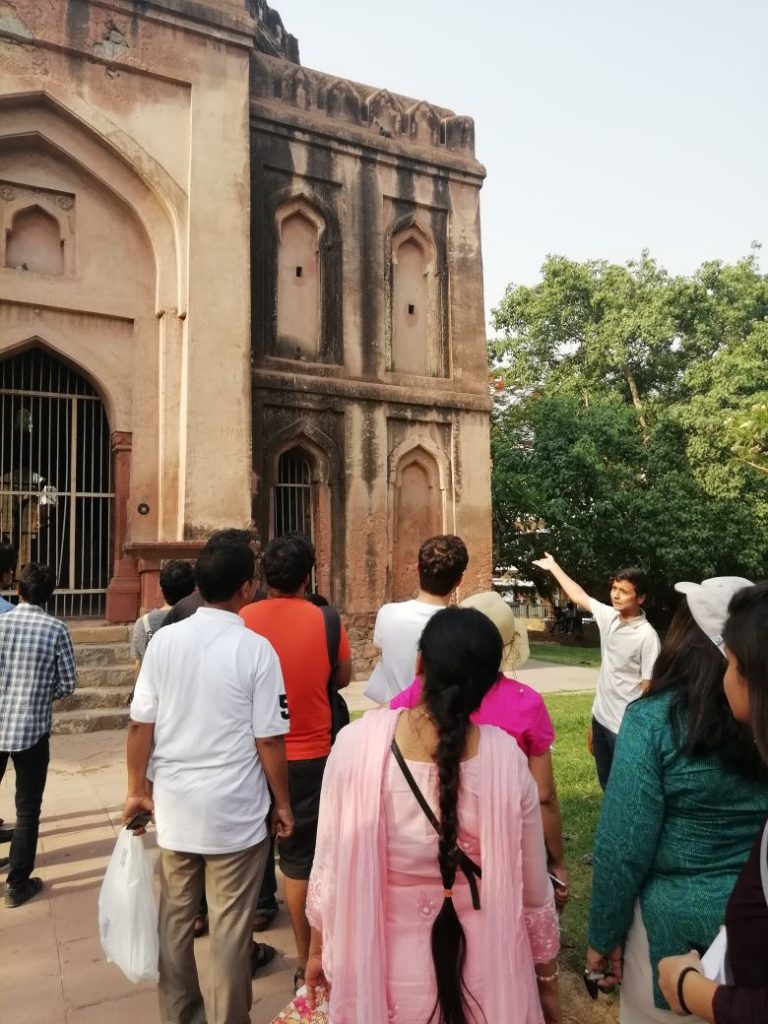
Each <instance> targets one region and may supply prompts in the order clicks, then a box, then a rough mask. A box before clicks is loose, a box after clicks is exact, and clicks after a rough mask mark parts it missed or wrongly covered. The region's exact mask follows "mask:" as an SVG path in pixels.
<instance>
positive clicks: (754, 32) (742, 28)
mask: <svg viewBox="0 0 768 1024" xmlns="http://www.w3.org/2000/svg"><path fill="white" fill-rule="evenodd" d="M271 2H272V4H273V6H275V7H276V8H277V9H278V10H279V12H280V14H281V16H282V18H283V21H284V23H285V26H286V28H287V30H288V31H289V32H292V33H293V34H294V35H296V36H298V38H299V47H300V53H301V60H302V63H303V64H304V65H305V66H307V67H310V68H316V69H318V70H320V71H327V72H330V73H332V74H337V75H339V76H342V77H346V78H352V79H354V80H356V81H359V82H364V83H367V84H370V85H376V86H379V87H383V86H386V87H387V88H389V89H390V90H391V91H393V92H399V93H404V94H405V95H408V96H414V97H417V98H419V99H426V100H429V101H431V102H432V103H435V104H438V105H441V106H445V107H450V108H452V109H453V110H455V111H456V113H460V114H469V115H471V116H472V117H474V119H475V123H476V136H477V140H476V142H477V156H478V158H479V159H480V160H481V161H482V162H483V163H484V164H485V165H486V168H487V170H488V178H487V181H486V184H485V186H484V188H483V192H482V197H481V201H482V214H483V259H484V268H485V300H486V308H487V309H488V310H490V309H491V307H493V306H494V305H496V304H497V303H498V301H499V300H500V298H501V297H502V295H503V293H504V289H505V287H506V285H507V284H508V283H509V282H515V283H526V284H531V283H534V282H535V281H536V280H537V279H538V277H539V268H540V266H541V263H542V261H543V259H544V257H545V256H546V255H547V254H548V253H558V254H562V255H565V256H570V257H572V258H575V259H588V258H605V259H609V260H614V261H618V262H623V261H624V260H626V259H629V258H631V257H633V256H637V255H638V254H639V253H640V250H641V249H643V248H649V249H650V250H651V253H652V255H654V256H655V257H656V258H657V259H658V260H659V261H660V262H661V263H662V264H663V265H664V266H665V267H666V268H667V269H668V270H669V271H671V272H672V273H691V272H692V271H693V270H694V269H695V268H696V267H697V266H698V265H699V264H700V263H701V262H702V261H703V260H705V259H713V258H719V259H723V260H726V261H732V260H735V259H738V258H739V257H740V256H742V255H745V254H746V253H747V251H748V249H749V245H750V242H751V241H752V240H753V239H757V240H759V241H764V242H766V243H768V203H767V202H766V196H767V192H768V59H767V58H766V52H767V51H768V2H767V0H525V2H522V0H507V2H502V0H475V2H474V3H470V2H464V3H457V2H455V0H383V2H381V3H374V2H372V0H271ZM766 262H768V256H767V257H765V258H764V259H763V266H765V265H766Z"/></svg>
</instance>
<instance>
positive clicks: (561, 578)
mask: <svg viewBox="0 0 768 1024" xmlns="http://www.w3.org/2000/svg"><path fill="white" fill-rule="evenodd" d="M533 564H534V565H535V566H537V568H539V569H544V570H545V571H546V572H550V573H552V575H553V576H554V577H555V579H556V580H557V582H558V583H559V584H560V586H561V587H562V588H563V590H564V591H565V593H566V595H567V596H568V597H569V598H570V600H571V601H573V602H574V603H575V604H577V605H579V606H580V607H581V608H584V609H585V611H588V612H589V611H591V610H592V606H591V605H590V603H589V602H590V598H589V594H588V593H587V592H586V590H585V589H584V588H583V587H582V586H581V585H580V584H578V583H577V582H576V580H572V579H571V577H570V576H568V575H567V573H565V572H563V570H562V569H561V568H560V566H559V565H558V564H557V562H556V561H555V559H554V557H553V556H552V555H550V553H549V552H548V551H546V552H545V553H544V557H543V558H537V559H534V562H533Z"/></svg>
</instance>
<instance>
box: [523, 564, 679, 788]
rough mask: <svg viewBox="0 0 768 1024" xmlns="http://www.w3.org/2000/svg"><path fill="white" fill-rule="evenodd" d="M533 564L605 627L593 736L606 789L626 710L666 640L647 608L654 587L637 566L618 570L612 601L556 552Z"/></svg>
mask: <svg viewBox="0 0 768 1024" xmlns="http://www.w3.org/2000/svg"><path fill="white" fill-rule="evenodd" d="M533 564H534V565H537V566H538V567H539V568H540V569H546V570H547V571H548V572H551V573H552V575H553V576H554V577H555V579H556V580H557V582H558V583H559V584H560V586H561V587H562V588H563V590H564V591H565V593H566V594H567V595H568V597H569V598H570V599H571V601H574V602H575V603H576V604H578V605H580V606H581V607H582V608H584V609H585V610H586V611H588V612H590V613H591V614H592V615H593V616H594V619H595V622H596V623H597V628H598V629H599V631H600V656H601V664H600V675H599V676H598V679H597V693H596V694H595V702H594V704H593V705H592V726H591V728H590V731H589V736H588V740H587V742H588V744H589V750H590V753H591V754H592V755H593V757H594V758H595V767H596V768H597V777H598V780H599V782H600V785H601V786H602V788H603V789H605V787H606V785H607V783H608V776H609V774H610V771H611V764H612V762H613V751H614V747H615V746H616V737H617V735H618V732H619V726H620V725H621V720H622V718H623V717H624V711H625V710H626V707H627V705H628V704H631V703H632V701H633V700H637V698H638V697H639V696H640V695H641V694H642V693H643V691H644V690H645V689H646V688H647V686H648V684H649V682H650V679H651V673H652V672H653V665H654V662H655V661H656V656H657V655H658V653H659V648H660V646H661V645H660V643H659V637H658V634H657V632H656V630H655V629H654V628H653V626H652V625H651V624H650V622H649V621H648V619H647V618H646V617H645V612H644V611H643V608H642V606H643V604H644V603H645V598H646V596H647V593H648V584H647V581H646V578H645V574H644V573H643V572H642V571H641V570H640V569H635V568H629V569H621V570H619V572H616V573H614V575H613V576H612V577H611V579H610V585H611V603H610V605H607V604H602V603H601V602H600V601H596V600H595V598H594V597H590V596H589V594H588V593H587V592H586V590H584V589H583V587H581V586H579V584H578V583H576V582H575V581H574V580H572V579H571V578H570V576H567V575H566V574H565V573H564V572H563V570H562V569H561V568H560V566H559V565H558V564H557V562H556V561H555V559H554V558H553V557H552V555H550V554H547V555H546V556H545V557H544V558H540V559H539V560H538V561H535V562H534V563H533Z"/></svg>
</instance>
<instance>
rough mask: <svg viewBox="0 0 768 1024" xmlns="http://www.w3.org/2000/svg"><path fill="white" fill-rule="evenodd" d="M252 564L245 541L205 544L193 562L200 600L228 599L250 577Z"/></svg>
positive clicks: (210, 602) (218, 600) (252, 569)
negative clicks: (243, 542)
mask: <svg viewBox="0 0 768 1024" xmlns="http://www.w3.org/2000/svg"><path fill="white" fill-rule="evenodd" d="M255 564H256V559H255V557H254V554H253V551H251V549H250V548H249V547H248V546H247V545H245V544H239V543H235V544H232V543H229V544H214V546H213V547H209V546H207V545H206V547H204V548H203V550H202V551H201V552H200V554H199V555H198V558H197V562H196V563H195V579H196V580H197V587H198V590H199V591H200V593H201V594H202V597H203V600H204V601H206V602H207V603H208V604H219V603H221V602H224V601H229V600H231V599H232V598H233V597H234V596H235V594H236V593H237V592H238V590H239V589H240V587H242V585H243V584H244V583H246V582H247V581H248V580H252V579H253V574H254V571H255Z"/></svg>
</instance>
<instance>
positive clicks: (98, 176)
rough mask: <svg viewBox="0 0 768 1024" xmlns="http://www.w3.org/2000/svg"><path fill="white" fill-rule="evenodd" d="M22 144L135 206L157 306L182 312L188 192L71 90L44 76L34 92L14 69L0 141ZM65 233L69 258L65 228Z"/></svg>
mask: <svg viewBox="0 0 768 1024" xmlns="http://www.w3.org/2000/svg"><path fill="white" fill-rule="evenodd" d="M25 145H26V146H28V147H29V146H35V147H38V148H40V149H45V150H47V151H48V152H49V153H50V154H51V155H52V156H53V157H54V158H56V159H61V160H65V161H71V162H72V163H73V164H77V165H78V166H79V167H80V168H81V170H82V171H83V173H85V174H87V175H88V176H90V177H91V178H93V179H94V180H96V181H98V182H99V183H100V184H101V185H102V186H104V187H105V188H107V189H109V190H110V191H111V192H113V193H114V194H115V196H117V197H118V198H119V199H120V200H122V202H124V203H125V204H126V205H127V206H128V207H130V209H131V211H132V212H133V214H134V215H135V217H136V219H137V220H138V222H139V223H140V224H141V225H142V229H143V230H144V231H145V232H146V234H147V236H148V238H149V241H150V244H151V246H152V250H153V255H154V262H155V273H156V281H155V295H154V302H155V308H156V311H157V312H158V313H159V312H162V311H164V310H167V309H178V310H179V311H180V312H181V311H183V310H184V308H185V301H184V299H183V294H184V293H183V288H184V275H185V260H186V249H185V246H184V244H183V243H182V234H183V231H184V228H183V225H184V224H185V223H186V221H187V197H186V195H185V194H184V192H183V191H182V190H181V188H180V187H179V186H178V185H177V184H176V183H175V182H174V181H173V179H172V178H171V177H170V175H169V174H168V173H167V172H166V171H165V170H164V169H163V168H162V166H161V165H160V164H158V163H157V161H156V160H154V159H153V158H152V157H151V156H150V154H149V153H147V152H145V151H143V150H141V149H140V147H138V146H137V145H136V143H135V142H133V140H130V139H129V138H128V137H127V136H126V135H125V133H124V132H120V131H119V130H118V129H117V127H116V126H115V125H114V124H113V123H112V122H111V121H110V120H109V119H108V118H107V117H105V116H104V115H103V114H102V113H101V112H100V111H98V110H96V109H95V108H93V107H92V106H91V105H90V104H88V103H87V102H86V101H85V100H82V99H81V98H79V97H78V96H77V95H75V94H74V93H72V92H71V90H69V91H64V90H63V89H61V88H60V87H58V86H57V85H56V84H55V83H46V88H45V90H36V91H30V89H29V81H28V80H26V79H23V78H14V77H13V76H9V77H7V78H4V79H2V80H1V81H0V148H12V149H17V148H19V147H21V146H25ZM39 202H40V205H44V202H43V200H42V199H40V200H39ZM49 212H52V211H51V210H50V209H49ZM7 213H8V211H7V210H6V211H4V216H7ZM59 223H60V225H63V219H61V218H59ZM5 226H7V223H6V225H5ZM62 237H65V263H66V261H67V246H66V236H65V234H64V231H63V233H62ZM4 265H5V263H4V261H3V260H0V266H4ZM66 272H67V273H69V272H70V266H69V265H68V266H67V270H66Z"/></svg>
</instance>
